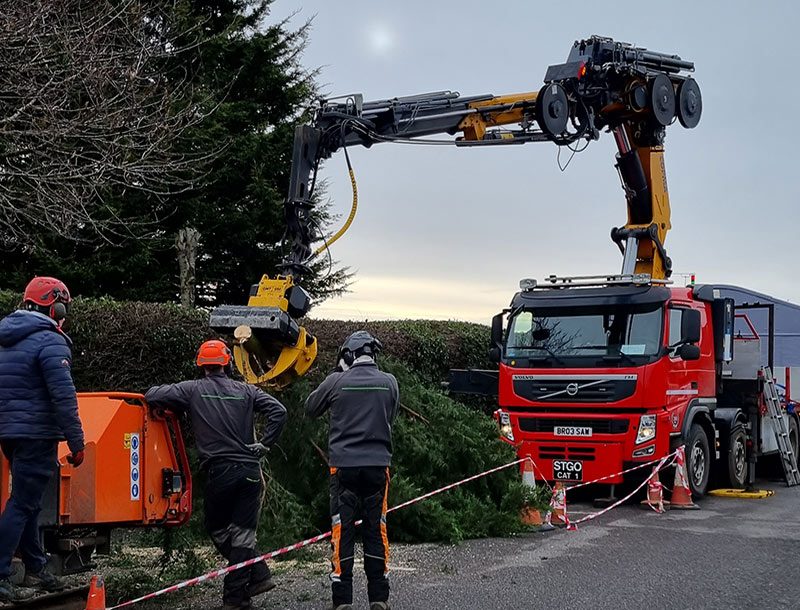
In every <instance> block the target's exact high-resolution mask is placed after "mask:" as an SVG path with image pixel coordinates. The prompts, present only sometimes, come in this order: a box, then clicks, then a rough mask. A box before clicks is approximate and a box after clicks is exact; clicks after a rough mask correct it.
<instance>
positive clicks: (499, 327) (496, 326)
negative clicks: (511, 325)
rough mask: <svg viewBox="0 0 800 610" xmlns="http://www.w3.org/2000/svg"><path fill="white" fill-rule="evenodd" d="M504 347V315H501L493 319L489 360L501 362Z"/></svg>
mask: <svg viewBox="0 0 800 610" xmlns="http://www.w3.org/2000/svg"><path fill="white" fill-rule="evenodd" d="M502 345H503V314H502V313H499V314H497V315H496V316H494V317H493V318H492V345H491V347H490V348H489V360H491V361H492V362H500V356H501V354H502Z"/></svg>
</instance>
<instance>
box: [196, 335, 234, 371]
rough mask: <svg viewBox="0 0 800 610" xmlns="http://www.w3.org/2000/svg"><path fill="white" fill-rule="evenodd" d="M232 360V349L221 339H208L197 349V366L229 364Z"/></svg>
mask: <svg viewBox="0 0 800 610" xmlns="http://www.w3.org/2000/svg"><path fill="white" fill-rule="evenodd" d="M230 362H231V350H229V349H228V346H227V345H225V342H224V341H220V340H219V339H212V340H211V341H206V342H205V343H203V345H201V346H200V349H199V350H197V366H228V365H229V364H230Z"/></svg>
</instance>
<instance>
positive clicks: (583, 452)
mask: <svg viewBox="0 0 800 610" xmlns="http://www.w3.org/2000/svg"><path fill="white" fill-rule="evenodd" d="M538 449H539V458H540V459H542V460H579V461H581V462H594V447H566V446H565V445H552V446H546V445H540V446H539V448H538Z"/></svg>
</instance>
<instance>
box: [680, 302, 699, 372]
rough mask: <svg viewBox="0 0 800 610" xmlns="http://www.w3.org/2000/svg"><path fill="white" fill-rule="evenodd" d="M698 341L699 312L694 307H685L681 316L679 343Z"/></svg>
mask: <svg viewBox="0 0 800 610" xmlns="http://www.w3.org/2000/svg"><path fill="white" fill-rule="evenodd" d="M698 341H700V312H699V311H698V310H696V309H686V310H684V312H683V315H682V316H681V343H697V342H698ZM684 360H686V358H684Z"/></svg>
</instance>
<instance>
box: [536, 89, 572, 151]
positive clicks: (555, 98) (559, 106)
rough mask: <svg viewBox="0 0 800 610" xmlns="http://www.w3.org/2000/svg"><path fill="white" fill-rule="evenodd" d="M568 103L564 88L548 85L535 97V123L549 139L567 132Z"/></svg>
mask: <svg viewBox="0 0 800 610" xmlns="http://www.w3.org/2000/svg"><path fill="white" fill-rule="evenodd" d="M568 120H569V102H568V101H567V93H566V92H565V91H564V87H562V86H561V85H559V84H558V83H549V84H547V85H545V86H544V87H542V88H541V90H540V91H539V95H538V96H537V97H536V122H537V123H539V127H541V129H542V131H543V132H544V133H545V134H546V135H547V136H549V137H550V138H554V139H555V138H557V137H558V136H560V135H562V134H563V133H564V132H565V131H566V130H567V121H568Z"/></svg>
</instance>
